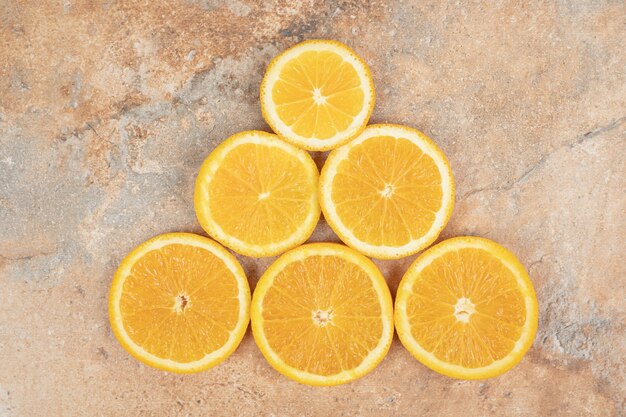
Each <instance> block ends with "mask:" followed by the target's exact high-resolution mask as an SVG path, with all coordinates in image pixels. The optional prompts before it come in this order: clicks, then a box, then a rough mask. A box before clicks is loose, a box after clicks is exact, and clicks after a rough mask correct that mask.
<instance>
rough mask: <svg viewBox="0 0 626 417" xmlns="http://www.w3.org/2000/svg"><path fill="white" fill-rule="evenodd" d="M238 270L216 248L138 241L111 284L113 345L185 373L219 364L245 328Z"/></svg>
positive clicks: (246, 297) (188, 238)
mask: <svg viewBox="0 0 626 417" xmlns="http://www.w3.org/2000/svg"><path fill="white" fill-rule="evenodd" d="M249 308H250V289H249V288H248V281H247V280H246V277H245V274H244V272H243V269H242V268H241V266H240V265H239V263H238V262H237V260H236V259H235V257H234V256H233V255H231V254H230V253H229V252H228V251H227V250H226V249H224V248H223V247H222V246H220V245H219V244H218V243H216V242H214V241H212V240H210V239H207V238H205V237H202V236H198V235H194V234H191V233H169V234H164V235H160V236H156V237H154V238H152V239H150V240H148V241H146V242H145V243H142V244H141V245H139V246H138V247H137V248H135V249H134V250H133V251H132V252H130V253H129V254H128V255H127V256H126V258H124V260H123V261H122V263H121V264H120V266H119V268H118V269H117V272H116V273H115V276H114V277H113V284H112V285H111V292H110V294H109V318H110V320H111V328H112V329H113V333H114V334H115V336H116V337H117V340H118V341H119V342H120V344H121V345H122V346H123V347H124V348H125V349H126V350H127V351H128V352H129V353H130V354H131V355H133V356H134V357H135V358H137V359H138V360H140V361H141V362H143V363H145V364H147V365H150V366H153V367H155V368H159V369H162V370H165V371H172V372H180V373H190V372H198V371H202V370H205V369H208V368H210V367H212V366H214V365H216V364H218V363H220V362H222V361H223V360H224V359H226V358H227V357H228V356H229V355H230V354H231V353H232V352H233V351H234V350H235V349H236V348H237V346H238V345H239V343H240V342H241V339H242V338H243V335H244V333H245V331H246V328H247V327H248V320H249V318H248V317H249V316H248V314H249Z"/></svg>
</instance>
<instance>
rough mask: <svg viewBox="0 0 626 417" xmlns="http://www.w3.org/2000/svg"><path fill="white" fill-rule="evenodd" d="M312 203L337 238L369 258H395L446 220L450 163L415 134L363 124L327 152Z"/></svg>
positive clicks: (421, 244)
mask: <svg viewBox="0 0 626 417" xmlns="http://www.w3.org/2000/svg"><path fill="white" fill-rule="evenodd" d="M320 204H321V207H322V211H323V213H324V217H325V218H326V220H327V221H328V224H329V225H330V227H331V228H332V229H333V230H334V231H335V233H337V235H338V236H339V237H340V238H341V240H343V242H344V243H346V244H347V245H349V246H351V247H353V248H355V249H357V250H358V251H360V252H362V253H364V254H366V255H368V256H372V257H375V258H380V259H393V258H400V257H403V256H407V255H411V254H413V253H416V252H418V251H420V250H422V249H424V248H426V247H428V245H430V244H431V243H432V242H434V241H435V239H436V238H437V236H438V235H439V233H440V232H441V230H442V229H443V228H444V226H445V225H446V223H447V222H448V220H449V219H450V216H451V214H452V206H453V205H454V180H453V178H452V170H451V169H450V165H449V164H448V160H447V159H446V157H445V156H444V154H443V153H442V152H441V151H440V150H439V148H437V146H436V145H435V144H434V143H433V142H432V141H431V140H430V139H429V138H427V137H426V136H425V135H424V134H423V133H421V132H419V131H417V130H415V129H411V128H408V127H405V126H397V125H389V124H380V125H371V126H368V127H367V128H366V129H365V131H364V132H363V133H361V134H360V135H359V137H358V138H356V139H355V140H353V141H351V142H350V143H348V144H347V145H345V146H342V147H340V148H338V149H335V150H334V151H332V152H331V153H330V155H329V156H328V159H327V160H326V163H325V165H324V168H323V169H322V174H321V177H320Z"/></svg>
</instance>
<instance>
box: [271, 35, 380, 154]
mask: <svg viewBox="0 0 626 417" xmlns="http://www.w3.org/2000/svg"><path fill="white" fill-rule="evenodd" d="M374 101H375V98H374V83H373V81H372V76H371V74H370V71H369V68H368V67H367V65H366V64H365V62H363V60H362V59H361V58H359V56H358V55H357V54H356V53H355V52H354V51H353V50H352V49H350V48H349V47H347V46H346V45H344V44H342V43H340V42H337V41H330V40H311V41H305V42H302V43H299V44H297V45H295V46H293V47H291V48H289V49H287V50H286V51H284V52H283V53H282V54H280V55H279V56H277V57H276V58H274V59H273V60H272V62H270V64H269V66H268V67H267V71H266V72H265V76H264V77H263V81H262V83H261V110H262V112H263V116H264V117H265V120H266V121H267V123H268V124H269V125H270V126H271V127H272V129H273V130H274V131H275V132H276V133H278V135H279V136H280V137H281V138H283V139H285V140H286V141H288V142H291V143H293V144H294V145H296V146H299V147H301V148H304V149H308V150H312V151H321V150H328V149H333V148H335V147H337V146H339V145H341V144H344V143H346V142H348V141H350V140H351V139H353V138H354V137H356V136H357V135H358V134H359V132H361V131H362V130H363V129H364V128H365V125H366V124H367V121H368V120H369V118H370V115H371V113H372V110H373V109H374Z"/></svg>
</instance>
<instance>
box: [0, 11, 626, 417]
mask: <svg viewBox="0 0 626 417" xmlns="http://www.w3.org/2000/svg"><path fill="white" fill-rule="evenodd" d="M521 4H522V2H507V1H495V2H485V3H483V4H480V3H472V4H468V3H465V2H451V3H447V4H446V3H444V2H435V1H433V2H430V3H425V2H410V1H404V2H403V1H393V2H377V1H369V2H360V1H329V2H317V1H305V2H292V1H286V0H279V1H274V2H256V3H254V2H247V1H240V0H236V1H225V0H176V1H174V0H172V1H168V2H144V1H138V0H127V1H115V0H105V1H95V0H94V1H74V0H64V1H48V2H28V1H22V0H19V1H10V0H1V1H0V416H2V417H7V416H10V417H15V416H42V415H46V416H83V415H84V416H121V415H133V416H199V415H238V416H328V415H343V416H414V415H421V416H443V415H445V416H456V415H458V416H505V415H506V416H532V415H541V416H551V415H558V416H587V415H597V416H623V415H624V407H626V403H625V400H624V398H625V397H626V381H625V375H626V369H625V366H626V365H625V364H626V345H625V344H626V336H625V333H626V332H625V323H626V307H625V304H624V301H625V299H626V290H625V287H626V267H625V265H626V256H625V248H624V247H625V239H626V191H625V190H626V172H625V170H626V142H625V139H626V74H625V71H626V53H625V52H624V40H625V39H626V5H625V4H624V2H623V1H620V0H614V1H603V0H595V1H582V0H579V1H575V0H559V1H554V2H530V3H524V5H521ZM310 38H332V39H337V40H340V41H343V42H346V43H347V44H349V45H350V46H352V47H353V48H354V49H356V51H358V53H359V54H360V55H361V56H362V57H363V58H364V59H365V60H366V61H367V62H368V63H369V65H370V66H371V69H372V73H373V76H374V81H375V86H376V89H377V104H376V108H375V110H374V113H373V116H372V122H383V121H384V122H393V123H401V124H407V125H409V126H413V127H416V128H418V129H420V130H422V131H424V132H426V133H427V134H428V135H430V136H431V137H432V138H433V139H434V140H435V141H436V142H437V143H438V144H439V146H440V147H441V148H442V149H443V150H444V152H445V153H446V154H447V156H448V158H449V159H450V161H451V164H452V167H453V170H454V174H455V178H456V184H457V196H456V198H457V204H456V208H455V211H454V214H453V217H452V220H451V222H450V224H449V225H448V226H447V227H446V229H445V231H444V232H443V235H442V237H444V238H445V237H451V236H457V235H465V234H470V235H479V236H485V237H488V238H491V239H494V240H496V241H498V242H500V243H502V244H503V245H505V246H506V247H508V248H509V249H511V250H512V251H513V252H514V253H516V254H517V255H518V256H519V258H520V259H521V260H522V262H523V263H524V264H525V265H526V267H527V268H528V270H529V271H530V276H531V278H532V281H533V283H534V285H535V288H536V290H537V294H538V299H539V304H540V323H539V331H538V334H537V338H536V340H535V343H534V346H533V347H532V349H531V350H530V352H529V353H528V355H527V356H526V358H525V359H524V360H523V361H522V362H521V364H520V365H519V366H518V367H516V368H515V369H513V370H512V371H510V372H509V373H507V374H505V375H503V376H501V377H499V378H496V379H492V380H487V381H473V382H472V381H456V380H452V379H448V378H446V377H444V376H441V375H438V374H436V373H434V372H432V371H430V370H428V369H426V368H425V367H424V366H422V365H420V364H419V363H418V362H416V361H415V360H413V359H412V357H411V356H410V355H409V353H408V352H407V351H406V350H405V349H404V348H403V347H402V346H401V345H400V343H399V342H398V340H397V338H396V339H395V340H394V343H393V346H392V347H391V351H390V352H389V355H388V356H387V357H386V359H385V360H384V361H383V362H382V364H381V365H380V366H379V367H378V368H377V369H376V370H375V371H373V372H372V373H371V374H369V375H368V376H366V377H364V378H362V379H360V380H358V381H356V382H354V383H351V384H348V385H344V386H339V387H334V388H312V387H307V386H302V385H298V384H297V383H295V382H291V381H290V380H287V379H286V378H284V377H282V376H280V375H279V374H278V373H277V372H275V371H274V370H273V369H272V368H271V367H270V366H269V365H268V364H267V363H266V362H265V361H264V359H263V357H262V356H261V354H260V353H259V351H258V349H257V348H256V346H255V345H254V342H253V340H252V337H251V335H250V334H249V333H248V334H247V335H246V337H245V339H244V341H243V343H242V344H241V346H240V348H239V349H238V350H237V351H236V352H235V354H233V356H231V357H230V358H229V359H228V360H227V361H226V362H225V363H223V364H222V365H220V366H218V367H216V368H214V369H212V370H210V371H208V372H204V373H200V374H196V375H187V376H180V375H174V374H168V373H165V372H162V371H157V370H154V369H151V368H149V367H147V366H144V365H142V364H140V363H139V362H137V361H136V360H134V359H133V358H131V357H130V355H128V354H127V353H126V352H125V351H124V350H123V349H122V347H121V346H120V345H119V344H118V343H117V342H116V340H115V338H114V336H113V334H112V333H111V330H110V327H109V324H108V320H107V292H108V289H109V285H110V282H111V277H112V274H113V272H114V271H115V268H116V266H117V264H118V263H119V261H120V260H121V258H122V257H123V256H124V254H125V253H127V252H128V251H129V250H130V249H131V248H133V247H134V246H136V245H137V244H138V243H140V242H142V241H143V240H145V239H147V238H149V237H152V236H154V235H156V234H159V233H163V232H170V231H191V232H198V233H202V231H201V229H200V227H199V225H198V223H197V221H196V219H195V216H194V212H193V202H192V197H193V183H194V179H195V175H196V173H197V171H198V168H199V166H200V164H201V162H202V160H203V158H204V157H205V156H206V155H207V154H208V153H209V152H210V151H211V150H212V149H213V148H214V147H215V146H216V145H217V144H218V143H219V142H220V141H222V140H224V139H225V138H226V137H227V136H229V135H230V134H232V133H235V132H237V131H240V130H244V129H267V125H266V124H265V123H264V122H263V119H262V117H261V112H260V108H259V102H258V90H259V82H260V80H261V76H262V74H263V71H264V68H265V66H266V65H267V63H268V61H269V60H270V59H271V57H273V56H274V55H276V54H277V53H278V52H280V51H281V50H283V49H284V48H286V47H288V46H290V45H293V44H294V43H296V42H298V41H300V40H303V39H310ZM315 158H316V160H317V161H318V162H319V163H320V164H321V163H322V162H323V159H324V154H315ZM312 240H315V241H320V240H332V241H336V240H337V238H336V237H335V236H334V235H333V234H332V232H331V231H330V230H329V229H328V227H327V225H325V224H324V223H321V224H320V225H319V227H318V228H317V230H316V232H315V234H314V236H313V238H312ZM240 260H241V262H242V263H243V264H244V266H245V269H246V272H247V273H248V276H249V279H250V283H251V285H252V286H254V284H255V283H256V281H257V279H258V277H259V275H260V274H261V273H262V272H263V270H264V269H265V268H266V267H267V265H268V264H269V263H270V262H271V259H263V260H257V259H250V258H245V257H240ZM412 260H413V258H407V259H404V260H401V261H394V262H378V264H379V265H380V266H381V268H382V269H383V271H384V274H385V276H386V277H387V279H388V282H389V285H390V287H391V288H392V291H395V288H396V287H397V284H398V281H399V279H400V277H401V276H402V274H403V272H404V271H405V270H406V268H407V267H408V265H409V264H410V262H411V261H412Z"/></svg>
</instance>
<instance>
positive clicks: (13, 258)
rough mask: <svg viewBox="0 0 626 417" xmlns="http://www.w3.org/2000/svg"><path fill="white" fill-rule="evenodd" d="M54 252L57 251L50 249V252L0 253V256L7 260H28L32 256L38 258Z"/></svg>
mask: <svg viewBox="0 0 626 417" xmlns="http://www.w3.org/2000/svg"><path fill="white" fill-rule="evenodd" d="M55 253H57V251H56V250H54V251H51V252H41V253H34V254H32V255H24V256H8V255H3V254H1V253H0V258H2V259H6V260H7V261H29V260H31V259H33V258H38V257H40V256H50V255H54V254H55Z"/></svg>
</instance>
